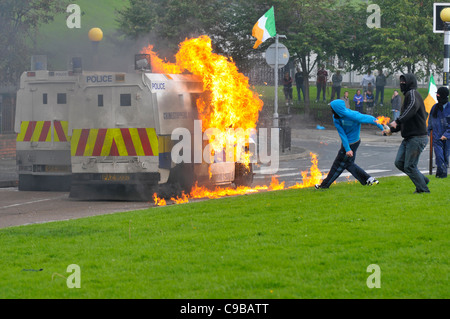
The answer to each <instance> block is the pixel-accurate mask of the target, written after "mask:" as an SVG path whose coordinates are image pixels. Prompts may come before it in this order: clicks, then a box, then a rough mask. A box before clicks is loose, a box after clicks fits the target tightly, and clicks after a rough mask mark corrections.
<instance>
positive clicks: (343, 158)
mask: <svg viewBox="0 0 450 319" xmlns="http://www.w3.org/2000/svg"><path fill="white" fill-rule="evenodd" d="M330 106H331V111H332V112H333V122H334V125H335V126H336V129H337V131H338V133H339V137H340V138H341V141H342V144H341V148H340V150H339V152H338V154H337V156H336V158H335V160H334V162H333V165H332V166H331V169H330V171H329V172H328V175H327V177H326V178H325V179H324V180H323V181H322V183H320V184H316V185H315V188H316V189H319V188H329V187H330V186H331V184H332V183H333V182H334V181H335V180H336V179H337V178H338V177H339V176H340V175H341V174H342V172H343V171H344V170H345V169H346V170H347V171H349V172H350V173H351V174H352V175H353V176H354V177H355V178H356V179H357V180H358V181H359V182H360V183H361V184H362V185H376V184H378V183H379V182H378V180H376V179H375V178H373V177H372V176H370V175H369V174H367V172H366V171H364V170H363V169H362V168H361V167H359V166H358V165H356V163H355V158H356V151H357V150H358V147H359V145H360V144H361V139H360V133H361V123H367V124H372V125H376V126H378V128H379V129H380V130H383V125H381V124H379V123H378V122H377V119H376V118H374V117H373V116H371V115H365V114H361V113H359V112H356V111H352V110H349V109H348V108H346V107H345V102H344V101H343V100H334V101H331V103H330Z"/></svg>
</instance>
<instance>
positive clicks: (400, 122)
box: [385, 73, 430, 193]
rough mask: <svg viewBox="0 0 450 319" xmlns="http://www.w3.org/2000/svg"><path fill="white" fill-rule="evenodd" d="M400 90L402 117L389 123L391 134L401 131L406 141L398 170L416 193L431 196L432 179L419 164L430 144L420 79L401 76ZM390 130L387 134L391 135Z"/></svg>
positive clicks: (413, 76) (397, 162)
mask: <svg viewBox="0 0 450 319" xmlns="http://www.w3.org/2000/svg"><path fill="white" fill-rule="evenodd" d="M400 90H401V91H402V93H403V95H404V96H405V99H404V101H403V105H402V108H401V111H400V116H399V117H398V118H397V119H396V120H395V121H392V122H391V123H389V127H390V132H398V131H401V134H402V137H403V141H402V143H401V144H400V147H399V149H398V152H397V156H396V158H395V166H396V167H397V168H398V169H399V170H400V171H402V172H403V173H405V174H406V175H408V177H409V178H410V179H411V181H412V182H413V183H414V185H415V186H416V190H415V191H414V193H429V192H430V190H429V189H428V186H427V184H428V183H429V181H430V180H429V179H428V178H427V177H426V176H424V175H423V174H422V173H421V172H420V171H419V169H418V168H417V164H418V163H419V157H420V154H421V153H422V151H423V150H424V148H425V147H426V146H427V143H428V136H427V123H426V121H427V112H426V111H425V105H424V103H423V99H422V96H421V95H420V93H419V92H418V91H417V79H416V77H415V75H414V74H412V73H407V74H404V75H400ZM390 132H389V130H386V131H385V133H386V134H389V133H390Z"/></svg>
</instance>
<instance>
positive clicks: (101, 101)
mask: <svg viewBox="0 0 450 319" xmlns="http://www.w3.org/2000/svg"><path fill="white" fill-rule="evenodd" d="M97 106H103V94H99V95H98V96H97Z"/></svg>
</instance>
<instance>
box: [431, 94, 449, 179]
mask: <svg viewBox="0 0 450 319" xmlns="http://www.w3.org/2000/svg"><path fill="white" fill-rule="evenodd" d="M448 94H449V91H448V88H447V87H445V86H443V87H440V88H439V89H438V90H437V92H436V98H437V100H438V102H437V103H436V104H435V105H433V107H432V108H431V111H430V117H429V119H428V135H430V134H432V136H433V149H434V154H435V156H436V167H437V169H436V177H438V178H445V177H447V167H448V157H449V152H450V142H449V141H448V139H450V103H449V102H448Z"/></svg>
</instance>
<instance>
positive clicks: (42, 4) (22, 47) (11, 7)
mask: <svg viewBox="0 0 450 319" xmlns="http://www.w3.org/2000/svg"><path fill="white" fill-rule="evenodd" d="M67 5H68V0H57V1H53V0H2V1H1V2H0V85H4V86H8V85H12V86H14V85H17V82H18V80H19V78H20V75H21V74H22V72H23V71H24V70H25V69H26V65H29V64H28V63H27V61H28V58H29V57H28V56H29V52H30V49H31V48H32V46H33V41H34V40H33V38H34V35H35V31H36V29H37V27H38V26H39V25H40V24H42V23H48V22H50V21H52V20H53V18H54V15H55V14H56V13H59V12H65V9H66V7H67Z"/></svg>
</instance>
